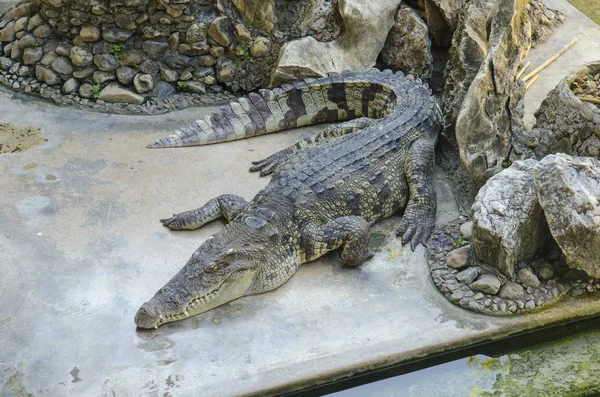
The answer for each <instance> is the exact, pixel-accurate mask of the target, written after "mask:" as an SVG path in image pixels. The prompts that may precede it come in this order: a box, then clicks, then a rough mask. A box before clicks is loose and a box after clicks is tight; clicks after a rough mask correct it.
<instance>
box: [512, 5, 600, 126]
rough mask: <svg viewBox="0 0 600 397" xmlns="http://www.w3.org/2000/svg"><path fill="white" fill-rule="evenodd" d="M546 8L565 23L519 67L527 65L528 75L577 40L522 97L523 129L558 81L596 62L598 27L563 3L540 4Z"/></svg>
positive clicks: (599, 48) (599, 47)
mask: <svg viewBox="0 0 600 397" xmlns="http://www.w3.org/2000/svg"><path fill="white" fill-rule="evenodd" d="M544 2H545V3H546V4H547V5H548V7H550V8H554V9H558V10H560V11H562V12H563V13H564V14H565V15H566V17H567V20H566V21H565V23H563V24H562V25H561V26H559V27H558V28H557V29H556V31H555V32H554V35H553V36H552V37H551V38H550V39H549V40H548V41H546V42H545V43H543V44H541V45H539V46H538V47H536V48H533V49H532V50H531V51H530V52H529V55H528V56H527V58H526V59H525V60H524V61H523V64H525V63H527V62H528V61H531V62H532V64H531V67H530V68H529V71H532V70H533V69H534V68H536V67H538V66H540V65H541V64H542V63H544V61H546V60H547V59H549V58H550V57H552V56H553V55H554V54H556V53H557V52H558V50H560V49H561V48H562V47H564V46H565V44H567V43H568V42H570V41H571V40H572V39H573V38H574V37H577V43H575V45H574V46H573V47H571V48H570V49H569V50H568V51H566V52H565V53H564V54H563V55H561V56H560V57H559V58H558V59H557V60H556V61H554V62H553V63H551V64H550V65H549V66H548V67H546V68H545V69H543V70H542V71H541V72H540V73H539V76H540V77H539V79H538V80H537V81H536V82H535V83H534V84H533V85H532V86H531V88H530V89H529V90H528V91H527V94H526V95H525V125H526V127H527V128H531V127H532V126H533V125H534V124H535V116H534V115H533V114H534V112H535V111H536V110H537V109H538V108H539V107H540V105H541V104H542V101H543V100H544V99H545V98H546V96H547V95H548V92H550V90H552V89H553V88H554V87H556V85H557V84H558V82H559V81H560V80H562V79H563V78H564V77H565V76H567V75H568V74H570V73H572V72H574V71H575V70H576V69H578V68H579V67H580V66H581V65H584V64H586V63H589V62H593V61H597V60H599V59H600V27H599V26H598V25H596V24H595V23H594V22H592V20H591V19H589V18H588V17H586V16H585V15H583V14H582V13H581V12H580V11H579V10H577V8H575V7H573V6H572V5H571V4H569V3H568V2H567V1H565V0H544Z"/></svg>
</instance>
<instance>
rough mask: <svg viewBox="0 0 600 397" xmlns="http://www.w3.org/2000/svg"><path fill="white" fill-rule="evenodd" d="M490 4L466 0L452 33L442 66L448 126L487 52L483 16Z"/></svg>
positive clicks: (456, 113)
mask: <svg viewBox="0 0 600 397" xmlns="http://www.w3.org/2000/svg"><path fill="white" fill-rule="evenodd" d="M494 4H495V1H494V0H470V1H468V2H467V4H466V5H465V7H464V8H463V10H462V12H461V13H460V17H459V20H458V26H457V28H456V31H455V32H454V35H453V36H452V44H451V46H450V52H449V53H448V61H447V63H446V68H445V69H444V94H443V107H444V118H445V123H446V125H448V126H449V127H450V128H451V129H453V128H454V126H455V124H456V118H457V117H458V112H459V111H460V108H461V105H462V103H463V101H464V99H465V96H466V95H467V91H468V89H469V86H470V85H471V83H472V82H473V79H474V78H475V76H476V75H477V72H478V71H479V68H480V66H481V64H482V62H483V60H484V58H485V56H486V55H487V51H488V43H487V20H488V16H489V14H490V12H491V10H492V7H493V6H494Z"/></svg>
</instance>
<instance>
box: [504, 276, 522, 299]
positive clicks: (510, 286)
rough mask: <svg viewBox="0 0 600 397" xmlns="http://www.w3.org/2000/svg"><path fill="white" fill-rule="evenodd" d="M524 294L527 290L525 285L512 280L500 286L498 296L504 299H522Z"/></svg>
mask: <svg viewBox="0 0 600 397" xmlns="http://www.w3.org/2000/svg"><path fill="white" fill-rule="evenodd" d="M524 295H525V290H524V289H523V287H522V286H521V285H520V284H517V283H514V282H512V281H507V282H506V284H504V285H503V286H502V287H501V288H500V291H498V296H499V297H500V298H502V299H511V300H514V299H521V298H522V297H523V296H524Z"/></svg>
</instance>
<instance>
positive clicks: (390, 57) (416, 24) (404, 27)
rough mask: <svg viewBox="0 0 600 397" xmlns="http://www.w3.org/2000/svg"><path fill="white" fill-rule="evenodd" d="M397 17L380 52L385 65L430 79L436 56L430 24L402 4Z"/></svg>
mask: <svg viewBox="0 0 600 397" xmlns="http://www.w3.org/2000/svg"><path fill="white" fill-rule="evenodd" d="M394 20H395V21H396V23H395V24H394V26H393V27H392V29H391V30H390V32H389V34H388V37H387V40H386V42H385V45H384V47H383V50H382V51H381V58H382V60H383V62H384V64H385V65H386V66H387V67H389V68H391V69H393V70H401V71H403V72H404V73H406V74H411V75H413V76H415V77H422V78H430V77H431V73H432V72H433V55H432V54H431V40H430V39H429V32H428V29H427V25H426V24H425V22H423V20H422V19H421V17H419V15H418V14H417V13H416V12H415V11H414V10H413V9H412V8H410V7H408V6H400V8H399V9H398V11H397V12H396V16H395V18H394Z"/></svg>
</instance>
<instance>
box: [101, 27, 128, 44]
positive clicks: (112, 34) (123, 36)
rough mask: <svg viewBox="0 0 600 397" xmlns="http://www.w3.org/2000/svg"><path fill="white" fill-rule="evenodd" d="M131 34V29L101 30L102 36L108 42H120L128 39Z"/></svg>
mask: <svg viewBox="0 0 600 397" xmlns="http://www.w3.org/2000/svg"><path fill="white" fill-rule="evenodd" d="M132 34H133V32H132V31H129V30H124V29H116V28H111V29H103V30H102V38H103V39H104V40H106V41H108V42H109V43H122V42H124V41H126V40H127V39H129V38H130V37H131V35H132Z"/></svg>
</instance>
